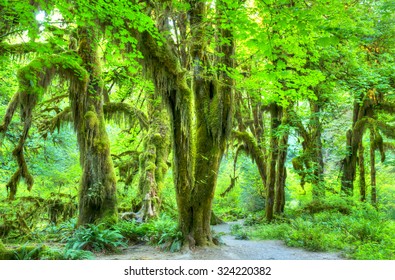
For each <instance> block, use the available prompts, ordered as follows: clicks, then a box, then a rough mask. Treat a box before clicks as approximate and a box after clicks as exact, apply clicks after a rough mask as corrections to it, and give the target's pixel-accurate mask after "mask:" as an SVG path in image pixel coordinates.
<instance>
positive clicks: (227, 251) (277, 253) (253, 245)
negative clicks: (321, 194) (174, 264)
mask: <svg viewBox="0 0 395 280" xmlns="http://www.w3.org/2000/svg"><path fill="white" fill-rule="evenodd" d="M233 223H234V222H233ZM233 223H224V224H221V225H217V226H214V227H213V229H214V231H215V232H217V233H224V235H223V236H221V240H222V241H223V242H224V243H225V245H222V246H215V247H210V248H197V249H196V250H194V251H190V250H186V251H185V252H177V253H170V252H162V251H160V250H159V249H158V248H154V247H152V246H147V245H134V246H130V247H128V248H125V249H124V250H123V251H122V252H121V253H120V254H116V255H98V256H97V257H96V259H100V260H340V259H342V258H341V256H340V254H337V253H324V252H309V251H306V250H303V249H299V248H291V247H287V246H286V245H285V244H284V243H283V242H282V241H279V240H261V241H253V240H236V239H235V238H234V237H233V236H231V235H230V226H231V224H233Z"/></svg>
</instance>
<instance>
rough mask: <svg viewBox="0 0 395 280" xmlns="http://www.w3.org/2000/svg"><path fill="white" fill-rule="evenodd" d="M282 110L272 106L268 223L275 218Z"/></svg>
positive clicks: (267, 192) (267, 188) (275, 105)
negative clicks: (278, 130) (279, 128)
mask: <svg viewBox="0 0 395 280" xmlns="http://www.w3.org/2000/svg"><path fill="white" fill-rule="evenodd" d="M280 111H281V108H280V107H279V106H278V105H277V104H275V103H272V104H271V105H270V116H271V120H270V155H269V164H268V170H269V171H268V172H267V184H266V201H265V211H266V212H265V217H266V220H267V221H268V222H271V221H272V220H273V217H274V199H275V186H276V166H277V159H278V153H279V149H278V143H279V141H278V136H277V129H278V127H279V126H280V123H281V121H280V120H279V114H280Z"/></svg>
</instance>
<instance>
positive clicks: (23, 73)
mask: <svg viewBox="0 0 395 280" xmlns="http://www.w3.org/2000/svg"><path fill="white" fill-rule="evenodd" d="M77 61H78V60H76V59H75V57H71V56H70V54H67V53H66V54H62V55H49V56H44V57H40V58H36V59H35V60H33V61H32V62H30V63H29V64H28V65H27V66H25V67H23V68H21V69H20V70H19V71H18V81H19V89H18V92H17V93H16V94H15V95H14V97H13V99H12V100H11V102H10V105H9V107H8V110H7V112H6V116H5V118H4V124H3V125H2V126H1V127H0V129H1V131H0V133H1V134H4V133H5V132H6V130H7V128H8V125H9V123H10V122H11V119H12V117H13V114H14V111H15V109H16V107H17V105H19V106H20V108H21V118H22V120H23V121H24V128H23V133H22V135H21V137H20V139H19V143H18V146H17V147H16V148H15V149H14V151H13V155H14V157H15V158H16V160H17V162H18V170H17V171H16V172H15V173H14V175H13V176H12V177H11V179H10V181H9V183H8V184H7V189H8V190H9V198H11V199H13V198H14V197H15V194H16V191H17V185H18V184H19V182H20V179H21V178H23V179H24V180H25V182H26V184H27V187H28V190H30V189H31V188H32V186H33V177H32V176H31V174H30V172H29V170H28V168H27V164H26V161H25V158H24V154H23V150H24V144H25V142H26V139H27V137H28V135H29V130H30V126H31V122H32V114H33V109H34V107H35V106H36V104H37V102H38V100H39V99H40V98H41V97H42V95H43V94H44V92H45V91H46V89H47V88H48V86H49V85H50V83H51V81H52V79H53V78H54V77H55V76H56V75H58V76H60V77H61V78H62V79H64V80H68V81H70V84H77V83H76V82H75V81H78V84H79V85H81V84H84V82H82V83H81V81H86V78H87V72H86V71H85V70H84V69H83V68H81V67H80V66H79V64H78V62H77ZM82 87H85V85H83V86H82ZM76 89H79V88H76Z"/></svg>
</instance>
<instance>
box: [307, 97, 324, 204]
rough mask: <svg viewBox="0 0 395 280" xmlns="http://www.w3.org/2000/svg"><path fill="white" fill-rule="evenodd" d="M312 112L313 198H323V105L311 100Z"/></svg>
mask: <svg viewBox="0 0 395 280" xmlns="http://www.w3.org/2000/svg"><path fill="white" fill-rule="evenodd" d="M310 106H311V114H312V133H311V134H312V137H311V139H310V141H311V142H312V143H311V146H312V147H311V153H312V154H311V162H312V167H313V179H312V184H313V198H314V199H321V198H323V197H324V196H325V183H324V157H323V155H322V124H321V120H320V114H321V106H320V105H319V103H317V102H311V105H310Z"/></svg>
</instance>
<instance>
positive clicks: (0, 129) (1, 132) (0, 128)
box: [0, 93, 19, 147]
mask: <svg viewBox="0 0 395 280" xmlns="http://www.w3.org/2000/svg"><path fill="white" fill-rule="evenodd" d="M18 103H19V93H15V94H14V96H13V97H12V99H11V101H10V103H8V107H7V111H6V113H5V116H4V120H3V124H2V125H0V147H1V145H2V144H3V139H4V136H5V133H6V132H7V130H8V126H9V125H10V123H11V120H12V117H13V116H14V113H15V110H16V108H17V107H18Z"/></svg>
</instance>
